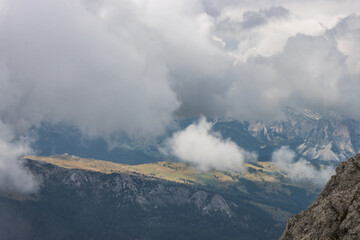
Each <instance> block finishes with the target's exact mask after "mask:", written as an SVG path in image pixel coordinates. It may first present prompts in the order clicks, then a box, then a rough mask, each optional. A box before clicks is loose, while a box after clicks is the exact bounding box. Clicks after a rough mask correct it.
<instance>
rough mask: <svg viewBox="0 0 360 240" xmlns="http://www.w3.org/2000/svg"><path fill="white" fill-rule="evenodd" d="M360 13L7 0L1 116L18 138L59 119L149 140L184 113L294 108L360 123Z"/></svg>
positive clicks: (154, 1)
mask: <svg viewBox="0 0 360 240" xmlns="http://www.w3.org/2000/svg"><path fill="white" fill-rule="evenodd" d="M359 10H360V2H354V1H351V0H344V1H341V2H340V1H325V0H316V1H297V0H290V1H280V0H275V1H267V0H256V1H234V0H224V1H220V0H179V1H176V2H169V1H166V0H144V1H130V0H91V1H82V0H74V1H62V0H53V1H47V0H0V53H1V55H0V120H1V122H2V123H3V124H5V125H6V126H7V127H8V128H10V129H11V131H13V132H14V135H16V134H19V133H26V132H27V131H28V129H29V128H30V127H31V126H34V125H35V126H39V125H40V123H41V122H50V123H67V124H70V125H73V126H75V127H77V128H79V129H80V130H81V131H82V132H83V133H84V134H86V135H88V136H105V137H108V136H111V135H112V134H114V133H126V134H127V135H129V136H132V137H144V136H157V135H161V134H162V133H164V132H165V130H166V128H167V127H169V126H170V125H171V124H172V123H173V120H174V118H176V117H197V116H199V115H200V114H202V115H204V116H206V117H215V118H216V117H219V118H235V119H241V120H251V119H273V118H276V117H277V115H278V114H279V113H280V111H281V109H282V107H283V106H284V105H291V106H294V107H298V108H302V107H306V108H312V109H314V110H319V109H321V110H324V111H326V110H333V111H337V112H339V113H342V114H346V115H349V116H352V117H356V118H359V117H360V113H359V111H358V109H359V108H360V95H359V94H357V93H358V92H359V91H360V83H359V81H358V79H359V75H360V70H359V69H360V66H359V56H360V55H359V47H358V44H357V43H358V42H359V38H360V35H359V28H360V24H359V22H360V21H359V16H358V15H356V13H357V12H359ZM219 43H220V44H219ZM8 144H10V145H11V143H10V142H8Z"/></svg>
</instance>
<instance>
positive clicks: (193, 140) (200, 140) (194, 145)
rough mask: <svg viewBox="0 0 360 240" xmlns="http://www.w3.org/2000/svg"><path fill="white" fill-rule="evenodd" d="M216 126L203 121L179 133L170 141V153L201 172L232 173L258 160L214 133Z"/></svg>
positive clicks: (217, 133) (203, 119) (168, 151)
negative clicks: (217, 171) (212, 170)
mask: <svg viewBox="0 0 360 240" xmlns="http://www.w3.org/2000/svg"><path fill="white" fill-rule="evenodd" d="M212 126H213V123H211V122H208V121H207V120H206V118H205V117H201V118H200V119H199V121H198V122H196V123H193V124H191V125H189V126H188V127H187V128H186V129H184V130H180V131H178V132H176V133H174V135H173V136H172V137H171V138H170V139H168V140H167V143H166V144H167V153H169V154H172V155H174V156H176V157H177V158H178V159H180V160H181V161H184V162H188V163H191V164H193V165H195V166H196V167H198V168H199V169H201V170H204V171H207V170H211V169H220V170H224V169H232V170H237V171H241V170H243V164H244V162H245V161H255V160H256V159H257V156H256V154H255V153H250V152H247V151H245V150H243V149H242V148H240V147H239V146H238V145H236V143H234V142H233V141H231V140H230V139H223V138H222V136H221V134H220V133H219V132H214V131H212Z"/></svg>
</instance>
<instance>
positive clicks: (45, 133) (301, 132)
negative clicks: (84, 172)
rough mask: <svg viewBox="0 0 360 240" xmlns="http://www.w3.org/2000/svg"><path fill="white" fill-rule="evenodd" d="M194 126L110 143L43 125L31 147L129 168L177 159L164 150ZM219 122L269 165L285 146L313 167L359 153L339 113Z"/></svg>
mask: <svg viewBox="0 0 360 240" xmlns="http://www.w3.org/2000/svg"><path fill="white" fill-rule="evenodd" d="M194 121H196V119H183V120H179V121H178V122H177V126H178V127H177V128H172V129H171V130H169V131H168V132H167V134H165V135H163V136H160V137H157V138H149V139H133V138H129V137H128V136H126V135H124V134H118V135H116V136H113V137H112V138H110V140H109V139H106V140H105V139H103V138H95V139H89V138H87V137H85V136H83V135H82V134H81V132H80V131H79V130H78V129H76V128H74V127H71V126H67V125H61V124H58V125H50V124H47V123H44V124H43V125H42V126H41V127H39V128H34V129H33V134H34V135H35V136H36V137H37V140H36V141H34V143H33V146H32V147H33V148H34V149H35V150H36V151H37V154H39V155H54V154H63V153H68V154H70V155H77V156H83V157H90V158H97V159H104V160H109V161H115V162H119V163H126V164H141V163H150V162H157V161H164V160H176V159H169V157H167V156H164V155H162V153H161V152H160V151H159V147H161V145H162V144H163V141H164V140H165V139H166V138H167V137H170V136H171V135H172V134H173V133H174V132H175V131H178V130H181V129H184V128H186V126H188V125H190V124H191V123H193V122H194ZM214 122H215V124H214V126H213V130H214V131H218V132H220V133H221V135H222V136H223V137H224V138H229V139H231V140H232V141H234V142H235V143H236V144H237V145H238V146H240V147H242V148H244V149H245V150H248V151H252V152H256V153H257V154H258V156H259V160H260V161H269V160H270V159H271V155H272V153H273V151H274V150H275V149H278V148H279V147H280V146H284V145H286V146H289V147H290V148H291V149H292V150H294V151H295V152H297V153H298V157H299V158H300V157H304V158H306V159H308V160H311V161H314V162H338V161H344V160H346V159H348V158H349V157H351V156H353V155H355V154H356V153H358V152H360V121H359V120H354V119H350V118H347V117H344V116H340V115H337V114H335V113H317V112H313V111H311V110H306V109H303V110H301V111H300V110H296V109H294V108H290V107H286V108H284V109H283V115H282V116H281V117H279V118H278V120H272V121H238V120H216V121H215V120H214ZM109 142H110V144H109Z"/></svg>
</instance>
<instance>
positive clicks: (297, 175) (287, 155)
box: [271, 146, 335, 187]
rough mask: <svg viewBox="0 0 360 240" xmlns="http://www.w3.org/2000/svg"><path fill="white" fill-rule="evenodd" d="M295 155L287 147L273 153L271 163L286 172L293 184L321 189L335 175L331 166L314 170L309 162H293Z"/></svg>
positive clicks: (303, 160) (301, 159)
mask: <svg viewBox="0 0 360 240" xmlns="http://www.w3.org/2000/svg"><path fill="white" fill-rule="evenodd" d="M295 158H296V153H295V152H294V151H292V150H291V149H290V148H289V147H287V146H282V147H281V148H280V149H278V150H276V151H274V152H273V154H272V157H271V161H272V162H273V163H275V165H276V166H277V167H279V168H280V169H282V170H283V171H285V172H286V174H287V175H288V176H289V177H290V179H291V180H292V181H294V182H301V183H308V184H311V185H315V186H318V187H323V186H324V185H325V184H326V183H327V181H328V180H329V179H330V177H331V176H332V175H334V174H335V168H334V167H333V166H330V165H329V166H322V167H321V168H316V167H315V166H314V165H312V164H311V163H310V162H309V161H307V160H305V159H303V158H300V159H299V160H298V161H295Z"/></svg>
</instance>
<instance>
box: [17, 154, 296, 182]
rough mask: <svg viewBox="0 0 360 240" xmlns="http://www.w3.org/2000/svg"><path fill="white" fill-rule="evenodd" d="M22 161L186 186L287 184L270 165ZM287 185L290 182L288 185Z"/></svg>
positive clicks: (63, 158)
mask: <svg viewBox="0 0 360 240" xmlns="http://www.w3.org/2000/svg"><path fill="white" fill-rule="evenodd" d="M24 158H25V159H29V160H35V161H42V162H46V163H51V164H54V165H57V166H59V167H63V168H69V169H72V168H74V169H83V170H90V171H96V172H102V173H107V174H108V173H128V174H141V175H143V176H145V177H147V178H157V179H164V180H168V181H173V182H178V183H188V184H195V183H197V184H202V185H208V184H214V185H228V184H231V183H237V182H239V179H247V180H250V181H255V182H259V183H289V179H287V177H286V175H285V174H284V173H283V172H282V171H281V170H280V169H279V168H277V167H276V166H275V165H274V164H273V163H271V162H253V163H246V164H245V165H244V169H243V170H241V171H240V170H239V171H228V170H224V171H216V170H213V171H209V172H205V171H201V170H199V169H196V168H195V167H193V166H191V165H189V164H186V163H180V162H177V163H174V162H155V163H147V164H139V165H127V164H119V163H114V162H109V161H102V160H96V159H89V158H81V157H77V156H70V155H67V154H63V155H55V156H25V157H24ZM289 184H290V183H289Z"/></svg>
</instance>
